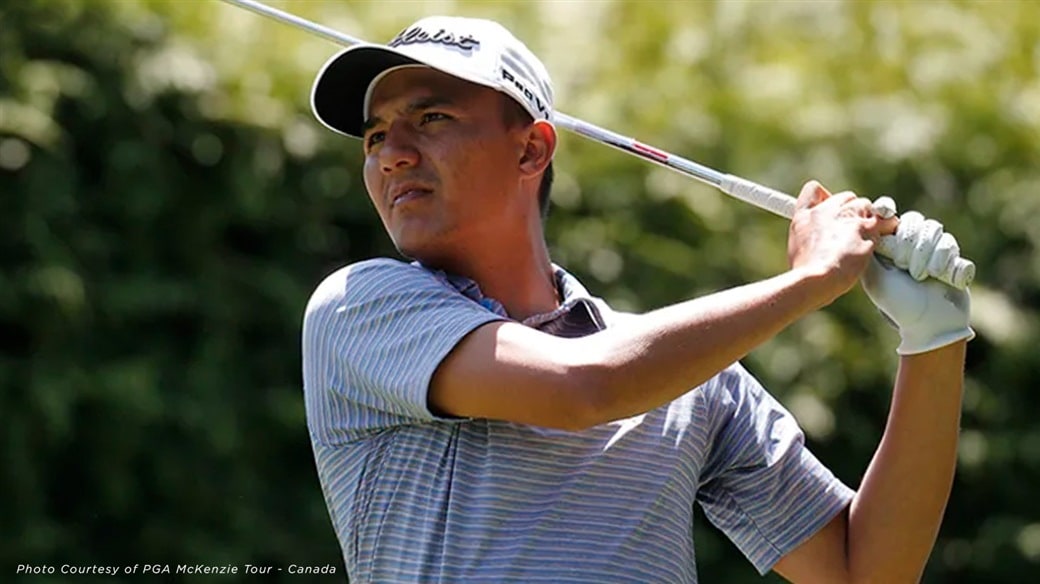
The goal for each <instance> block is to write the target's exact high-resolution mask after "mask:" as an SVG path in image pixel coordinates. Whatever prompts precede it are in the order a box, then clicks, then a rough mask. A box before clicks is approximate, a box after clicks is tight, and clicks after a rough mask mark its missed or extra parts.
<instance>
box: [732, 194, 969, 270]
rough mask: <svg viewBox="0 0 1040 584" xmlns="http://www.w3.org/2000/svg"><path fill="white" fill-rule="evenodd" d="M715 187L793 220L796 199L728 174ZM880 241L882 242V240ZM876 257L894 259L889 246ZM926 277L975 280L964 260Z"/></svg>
mask: <svg viewBox="0 0 1040 584" xmlns="http://www.w3.org/2000/svg"><path fill="white" fill-rule="evenodd" d="M718 187H719V190H721V191H722V192H724V193H726V194H727V195H730V196H731V197H736V198H738V199H740V200H741V201H745V202H747V203H751V204H752V205H755V206H756V207H761V208H762V209H765V210H767V211H772V212H773V213H776V214H777V215H780V216H781V217H786V218H788V219H790V218H791V217H793V216H794V202H795V199H794V197H792V196H791V195H788V194H786V193H781V192H780V191H777V190H775V189H771V188H769V187H766V186H762V185H760V184H758V183H755V182H752V181H749V180H746V179H743V178H740V177H739V176H733V175H731V174H727V175H724V176H723V177H722V180H721V181H720V182H719V184H718ZM882 241H883V242H884V241H885V240H882ZM876 253H878V254H879V255H882V256H885V257H887V258H891V257H892V256H893V250H892V249H891V248H890V247H888V245H883V244H879V245H878V248H877V251H876ZM929 275H930V276H932V277H934V278H935V279H937V280H939V281H941V282H945V283H946V284H949V285H950V286H953V287H954V288H959V289H962V290H963V289H964V288H967V287H968V286H970V285H971V283H972V281H973V280H974V279H975V263H974V262H972V261H971V260H969V259H966V258H961V257H958V258H954V260H953V261H952V262H950V263H949V264H948V265H947V267H946V270H945V271H943V272H942V273H940V274H931V273H930V274H929Z"/></svg>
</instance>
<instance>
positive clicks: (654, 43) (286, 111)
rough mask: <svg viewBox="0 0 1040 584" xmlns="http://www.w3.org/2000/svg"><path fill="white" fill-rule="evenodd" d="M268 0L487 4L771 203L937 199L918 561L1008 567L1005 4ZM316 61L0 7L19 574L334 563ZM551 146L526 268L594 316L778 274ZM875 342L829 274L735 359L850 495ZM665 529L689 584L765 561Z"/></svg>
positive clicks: (1037, 41)
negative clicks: (939, 232) (957, 307)
mask: <svg viewBox="0 0 1040 584" xmlns="http://www.w3.org/2000/svg"><path fill="white" fill-rule="evenodd" d="M277 5H278V6H280V7H282V8H286V9H290V10H292V11H294V12H296V13H299V14H301V15H303V16H306V17H308V18H311V19H314V20H317V21H319V22H322V23H324V24H326V25H329V26H332V27H334V28H338V29H341V30H343V31H345V32H347V33H349V34H353V35H356V36H361V37H365V38H368V39H371V40H385V39H387V38H389V37H390V36H392V35H393V34H394V33H395V32H396V31H397V30H399V29H400V28H402V27H403V26H405V25H407V24H408V23H410V22H411V21H413V20H415V18H417V17H418V16H420V15H423V14H430V13H456V14H466V15H474V16H488V17H492V18H496V19H499V20H500V21H502V22H503V23H504V24H506V25H507V26H508V27H510V28H511V29H513V30H514V31H515V32H516V33H517V35H518V36H520V37H521V38H523V39H525V40H526V41H527V42H528V44H529V45H530V46H531V47H532V48H533V49H534V50H535V52H537V53H538V54H540V55H541V56H542V57H543V59H544V60H545V62H546V64H547V65H548V67H549V69H550V71H551V72H552V73H553V75H554V78H555V82H556V89H557V104H558V106H559V108H560V109H561V110H563V111H566V112H568V113H571V114H574V115H578V116H579V117H582V118H583V119H587V120H589V121H592V122H595V123H598V124H601V125H604V126H606V127H609V128H611V129H614V130H616V131H619V132H622V133H627V134H632V135H637V136H639V137H641V138H643V139H645V141H647V142H649V143H651V144H654V145H656V146H658V147H661V148H664V149H667V150H670V151H674V152H676V153H680V154H682V155H684V156H687V157H689V158H692V159H694V160H697V161H699V162H702V163H704V164H707V165H709V166H712V167H714V168H718V169H720V170H725V171H727V172H733V173H736V174H739V175H741V176H744V177H747V178H750V179H753V180H756V181H759V182H762V183H764V184H768V185H770V186H773V187H776V188H780V189H782V190H787V191H789V192H793V191H797V189H798V187H799V186H800V185H801V183H802V182H804V181H805V180H806V179H808V178H819V179H821V180H822V181H823V182H824V184H826V185H828V186H829V187H831V188H832V190H843V189H854V190H856V191H857V192H859V193H861V194H865V195H871V196H875V195H880V194H890V195H892V196H893V197H894V198H895V199H896V201H897V203H898V204H899V207H900V209H902V210H906V209H910V208H915V209H918V210H920V211H922V212H924V213H925V214H926V215H929V216H934V217H937V218H939V219H941V220H942V221H943V222H944V223H945V224H946V226H947V228H948V229H949V230H950V231H952V232H953V233H955V234H956V235H957V237H958V239H959V240H960V242H961V247H962V250H963V252H964V254H965V255H966V256H968V257H970V258H972V259H974V260H975V261H976V262H977V264H978V266H979V276H978V280H977V283H976V285H975V286H974V287H973V294H974V315H973V325H974V326H975V328H976V330H977V331H978V333H979V336H978V338H977V339H976V340H975V341H973V342H972V343H971V345H970V351H969V365H968V387H967V396H966V400H965V405H964V419H963V428H964V431H963V437H962V443H961V450H960V467H959V472H958V476H957V479H956V483H955V485H954V490H953V496H952V499H951V502H950V505H949V508H948V511H947V519H946V521H945V523H944V525H943V528H942V532H941V534H940V538H939V542H938V544H937V546H936V549H935V553H934V555H933V557H932V561H931V563H930V565H929V568H928V571H927V574H926V577H925V582H930V583H938V582H987V583H996V582H1007V583H1012V582H1015V583H1017V582H1027V581H1035V580H1036V578H1037V576H1036V575H1037V574H1040V506H1038V505H1037V504H1036V501H1035V499H1036V488H1037V485H1040V425H1037V424H1036V423H1035V422H1034V420H1033V415H1035V412H1036V411H1038V409H1040V397H1037V396H1036V395H1034V394H1033V393H1032V390H1033V388H1034V386H1033V383H1035V382H1036V380H1037V379H1040V354H1038V353H1037V351H1036V347H1037V346H1038V344H1040V324H1038V318H1037V307H1038V306H1040V254H1037V253H1036V250H1037V248H1038V245H1040V220H1038V219H1040V164H1038V162H1040V4H1037V3H1033V2H1024V1H1022V2H1017V1H1011V0H1008V1H1003V2H996V1H994V2H984V1H979V2H967V1H944V0H933V1H921V2H910V1H905V2H903V1H897V0H887V1H877V2H870V1H856V2H852V1H848V2H829V1H818V2H813V1H786V2H772V3H769V2H751V1H729V2H639V1H632V2H607V1H603V2H593V1H577V0H575V1H571V2H562V1H561V2H532V3H520V2H493V3H491V2H481V3H477V2H451V1H439V2H429V3H422V2H392V3H386V2H354V3H349V2H334V1H323V2H319V1H307V2H303V1H295V2H281V3H278V4H277ZM334 50H335V47H334V46H332V45H330V44H328V43H327V42H325V41H322V40H319V39H316V38H313V37H311V36H309V35H306V34H304V33H302V32H300V31H298V30H296V29H292V28H289V27H287V26H283V25H279V24H276V23H273V22H271V21H268V20H265V19H261V18H260V17H258V16H255V15H252V14H249V13H246V12H244V11H241V10H238V9H235V8H231V7H229V6H226V5H223V4H221V3H219V2H216V1H215V0H214V1H210V0H182V1H179V2H176V1H172V0H171V1H167V2H146V1H141V0H96V1H91V2H83V1H78V0H21V1H14V0H7V1H6V2H3V3H2V5H0V227H2V228H0V243H2V247H0V257H2V258H3V270H2V272H0V333H2V335H0V345H2V347H3V351H2V353H0V436H2V439H0V453H2V456H3V461H4V465H3V470H2V471H0V473H2V477H3V479H2V482H3V484H4V485H5V496H4V497H3V499H2V502H0V525H2V526H3V529H2V531H0V558H2V560H3V561H2V562H0V566H2V567H0V570H3V575H2V576H0V579H2V580H4V581H9V580H10V579H11V578H13V577H14V570H15V567H16V566H17V565H18V564H24V563H30V564H33V563H34V564H51V565H56V566H60V565H61V564H80V565H84V564H109V565H120V566H122V565H127V564H134V563H170V564H181V563H187V564H195V563H200V562H201V563H205V564H225V563H230V564H238V565H244V564H246V563H250V564H254V565H264V564H270V565H277V566H288V565H289V564H301V565H324V564H332V565H335V566H336V567H337V570H338V572H339V574H340V576H342V570H343V568H342V560H341V558H340V555H339V550H338V547H337V544H336V541H335V537H334V535H333V533H332V530H331V527H330V524H329V521H328V518H327V515H326V511H325V506H324V503H323V501H322V498H321V494H320V491H319V488H318V483H317V477H316V473H315V472H314V467H313V462H312V458H311V452H310V447H309V442H308V439H307V433H306V427H305V422H304V414H303V407H302V400H301V389H300V372H299V371H300V367H299V340H298V338H299V332H300V321H301V317H302V311H303V307H304V304H305V302H306V300H307V298H308V296H309V294H310V291H311V289H312V287H313V286H314V285H315V284H317V282H319V281H320V280H321V278H322V277H323V276H324V275H325V274H327V273H329V272H330V271H332V270H333V269H335V268H336V267H338V266H340V265H342V264H345V263H348V262H350V261H354V260H358V259H362V258H366V257H371V256H375V255H393V254H394V251H393V248H392V247H391V246H390V244H389V241H388V239H387V237H386V236H385V234H384V233H383V232H382V228H381V225H380V223H379V221H378V218H377V217H376V215H375V213H374V212H373V211H372V209H371V208H370V206H369V203H368V201H367V199H366V197H365V195H364V190H363V189H364V187H363V185H362V182H361V178H360V175H359V170H360V165H359V159H360V154H359V152H360V151H359V148H358V144H356V143H355V142H352V141H347V140H345V139H342V138H339V137H336V136H335V135H332V134H331V133H329V132H327V131H324V130H323V129H322V128H321V127H320V126H319V125H318V124H317V123H316V122H315V121H314V120H313V118H312V117H311V116H310V114H309V112H308V108H307V105H308V96H309V84H310V81H311V79H312V76H313V74H314V72H315V71H316V70H317V69H318V67H320V65H321V64H322V63H323V62H324V59H325V58H327V57H328V56H329V55H331V54H332V52H334ZM556 168H557V172H558V176H559V178H558V184H557V188H556V189H555V193H554V202H555V209H554V211H553V214H552V216H551V218H550V220H549V224H548V237H549V241H550V244H551V247H552V253H553V257H554V259H555V260H556V261H557V262H559V263H561V264H563V265H565V266H567V267H568V268H569V269H571V270H572V271H573V272H575V273H576V274H577V275H579V277H581V278H582V279H584V280H585V281H586V282H587V284H589V286H590V288H591V289H592V291H593V293H595V294H598V295H601V296H603V297H605V298H607V299H608V300H610V301H611V302H613V303H615V304H616V305H617V306H619V307H621V308H626V309H633V310H642V309H649V308H653V307H657V306H661V305H664V304H668V303H672V302H675V301H678V300H681V299H684V298H687V297H690V296H692V295H697V294H702V293H706V292H710V291H714V290H719V289H722V288H725V287H728V286H732V285H736V284H739V283H742V282H747V281H750V280H754V279H758V278H762V277H766V276H769V275H771V274H775V273H777V272H779V271H781V270H783V269H784V268H785V267H786V263H785V262H786V258H785V249H786V248H785V236H786V225H785V224H784V222H783V221H782V220H780V219H777V218H775V217H772V216H768V215H766V214H764V213H762V212H761V211H758V210H756V209H753V208H750V207H748V206H745V205H741V204H739V203H737V202H733V201H730V200H728V199H726V198H725V197H724V196H723V195H721V194H719V193H717V192H715V191H714V190H713V189H711V188H709V187H706V186H703V185H700V184H697V183H695V182H693V181H691V180H689V179H686V178H683V177H681V176H679V175H677V174H675V173H672V172H671V171H668V170H665V169H662V168H658V167H655V166H652V165H649V164H647V163H645V162H641V161H638V160H635V159H633V158H631V157H628V156H625V155H622V154H619V153H616V152H614V151H612V150H609V149H607V148H604V147H603V146H600V145H596V144H591V143H588V142H585V141H583V140H582V139H579V138H576V137H573V136H569V135H565V136H563V139H562V142H561V149H560V152H559V154H558V158H557V164H556ZM895 344H896V335H895V333H894V332H893V331H891V330H890V329H888V328H887V327H886V325H885V324H884V323H883V322H882V320H881V319H880V318H879V317H878V316H877V314H876V311H875V310H874V309H873V307H872V306H871V304H870V303H869V301H868V300H867V299H866V297H865V295H863V294H862V292H860V291H855V292H853V293H851V294H849V295H848V296H846V297H844V298H842V299H840V300H839V301H838V302H836V303H835V304H833V305H832V306H830V307H828V308H827V309H826V310H824V311H821V312H819V313H816V314H813V315H811V316H810V317H808V318H806V319H804V320H803V321H801V322H799V323H798V324H797V325H795V326H793V327H791V328H790V329H789V330H787V331H785V332H784V333H783V334H781V335H779V336H778V337H777V338H776V339H774V340H773V341H770V342H769V343H767V344H766V345H765V346H763V347H761V348H760V349H759V350H757V351H755V352H754V353H753V354H752V355H751V356H750V357H749V358H748V359H747V364H748V365H749V367H750V368H751V369H752V370H753V371H754V372H755V373H756V374H757V375H758V376H759V377H760V378H761V379H762V380H763V381H764V382H765V384H766V385H767V387H769V388H770V389H771V390H772V391H773V392H774V393H775V394H776V395H777V396H779V397H780V399H781V400H782V401H783V402H784V403H785V404H787V405H788V406H789V407H790V409H791V410H792V411H793V412H794V413H795V415H796V416H797V417H798V418H799V420H800V421H801V423H802V424H803V426H804V427H805V429H806V431H807V434H808V436H809V441H810V444H811V445H812V447H813V448H814V450H815V451H816V452H817V454H818V455H819V456H820V458H822V459H823V460H824V461H825V462H826V463H827V464H829V465H830V466H831V467H832V468H833V469H834V470H835V472H836V473H837V474H838V475H839V476H840V477H842V478H843V479H844V480H845V481H846V482H848V483H849V484H852V485H856V484H858V482H859V479H860V477H861V475H862V472H863V470H864V469H865V468H866V464H867V462H868V461H869V458H870V456H871V454H872V452H873V450H874V448H875V446H876V443H877V440H878V438H879V436H880V433H881V430H882V427H883V424H884V420H885V414H886V411H887V404H888V397H889V387H890V382H891V378H892V377H893V373H894V368H895V362H896V360H895V354H894V350H893V349H894V346H895ZM696 536H697V538H698V564H699V567H700V573H701V576H702V579H703V580H704V581H705V582H727V583H731V584H732V583H741V582H762V581H779V578H776V577H774V576H770V577H767V578H766V579H765V580H763V579H761V578H759V577H758V576H757V575H755V574H754V572H753V570H752V569H751V568H750V566H749V565H748V564H747V563H746V561H744V560H743V559H742V558H741V557H740V556H739V554H738V553H737V552H736V551H735V549H734V548H733V547H732V546H731V545H730V544H729V543H728V542H726V541H725V540H724V539H722V538H721V537H720V536H719V535H718V533H717V532H715V531H714V530H713V529H712V528H710V527H709V526H707V525H705V524H703V522H702V524H701V525H698V526H697V528H696ZM1030 574H1032V575H1033V576H1029V575H1030ZM280 577H281V578H283V579H287V580H288V579H291V578H290V577H288V576H286V575H285V574H284V573H283V574H281V575H280ZM68 579H69V580H70V581H71V580H73V578H72V577H70V578H68ZM232 579H233V578H228V579H227V581H230V580H232ZM241 579H246V578H245V577H242V578H241ZM51 580H61V578H60V577H54V578H51ZM75 581H77V582H84V581H91V579H90V578H83V577H77V578H75Z"/></svg>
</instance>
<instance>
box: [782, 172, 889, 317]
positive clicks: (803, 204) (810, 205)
mask: <svg viewBox="0 0 1040 584" xmlns="http://www.w3.org/2000/svg"><path fill="white" fill-rule="evenodd" d="M897 225H898V220H896V219H894V218H893V219H884V220H883V219H881V218H880V217H878V216H877V214H875V213H874V210H873V208H872V204H871V201H870V200H869V199H866V198H864V197H857V196H856V194H855V193H852V192H849V191H845V192H841V193H837V194H835V195H832V194H831V193H830V192H829V191H827V189H825V188H823V186H822V185H820V183H819V182H817V181H809V182H807V183H805V186H803V187H802V190H801V192H800V193H799V194H798V200H797V202H796V203H795V213H794V217H792V219H791V229H790V232H789V233H788V238H787V257H788V261H789V262H790V264H791V267H792V268H804V269H808V270H810V271H812V272H813V273H815V274H819V275H820V276H822V277H823V279H824V281H825V282H827V284H828V286H827V287H826V290H827V291H828V293H829V295H830V298H829V299H828V300H833V299H834V298H837V297H838V296H841V295H842V294H844V293H845V292H847V291H848V290H849V289H851V288H852V286H853V285H855V284H856V282H857V281H858V280H859V277H860V275H862V274H863V272H864V270H866V268H867V265H868V263H869V260H870V257H871V254H872V253H873V252H874V247H875V246H876V245H877V241H878V239H879V238H880V237H881V236H882V235H885V234H888V233H892V232H894V231H895V228H896V226H897Z"/></svg>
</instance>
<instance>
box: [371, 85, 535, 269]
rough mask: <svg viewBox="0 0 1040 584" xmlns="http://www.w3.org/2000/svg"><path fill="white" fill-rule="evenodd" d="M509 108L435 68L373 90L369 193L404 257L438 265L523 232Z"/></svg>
mask: <svg viewBox="0 0 1040 584" xmlns="http://www.w3.org/2000/svg"><path fill="white" fill-rule="evenodd" d="M502 99H505V98H504V97H503V96H502V95H501V94H500V93H498V92H496V91H494V90H492V89H489V88H486V87H483V86H479V85H475V84H472V83H468V82H466V81H462V80H460V79H457V78H455V77H451V76H449V75H446V74H444V73H441V72H439V71H435V70H433V69H429V68H412V67H409V68H405V69H400V70H397V71H394V72H392V73H390V74H388V75H387V76H386V77H384V78H383V79H382V80H380V81H379V83H378V85H377V86H376V87H375V89H374V90H373V92H372V96H371V100H370V106H369V107H370V111H369V112H368V115H369V118H368V120H367V123H366V129H365V135H364V144H365V186H366V187H367V189H368V194H369V197H371V199H372V202H373V204H374V205H375V207H376V210H377V211H378V212H379V216H380V218H381V219H382V220H383V225H384V226H385V227H386V230H387V232H388V233H389V234H390V237H391V238H392V239H393V241H394V244H395V245H396V246H397V248H398V250H400V251H401V253H403V254H404V255H406V256H409V257H412V258H415V259H419V260H421V261H424V262H426V263H428V264H433V265H436V264H439V263H444V262H445V261H451V260H452V259H455V258H457V257H458V254H465V253H467V252H468V251H469V250H474V249H477V248H479V247H480V246H482V245H488V244H491V243H493V240H494V238H495V236H496V234H501V230H503V229H510V228H512V229H516V228H517V227H518V226H522V220H521V219H520V218H521V217H522V216H523V212H522V209H521V208H518V206H519V205H522V203H523V201H522V199H520V197H519V196H517V190H518V179H519V174H518V173H519V171H518V165H519V161H520V158H521V156H522V154H523V148H524V145H523V139H522V137H521V133H520V132H518V131H517V130H513V129H510V128H507V126H506V123H505V121H504V118H503V104H502ZM516 224H520V225H516Z"/></svg>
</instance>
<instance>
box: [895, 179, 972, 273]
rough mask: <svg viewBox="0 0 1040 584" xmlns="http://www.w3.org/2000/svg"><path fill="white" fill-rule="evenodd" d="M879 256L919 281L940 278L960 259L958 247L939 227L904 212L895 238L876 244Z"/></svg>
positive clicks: (915, 213)
mask: <svg viewBox="0 0 1040 584" xmlns="http://www.w3.org/2000/svg"><path fill="white" fill-rule="evenodd" d="M879 200H880V199H879ZM876 205H877V203H876V202H875V206H876ZM893 206H894V204H893ZM878 252H879V253H881V254H882V255H885V256H887V257H890V258H892V262H893V263H894V264H895V265H896V267H898V268H902V269H904V270H906V271H907V272H909V273H910V275H911V276H913V278H914V279H915V280H917V281H921V280H924V279H925V278H927V277H928V276H932V277H939V276H940V275H941V274H943V273H944V272H945V271H946V270H947V269H948V268H949V267H950V264H951V263H952V262H953V261H954V260H956V259H957V258H958V257H959V256H960V246H959V245H958V244H957V240H956V239H955V238H954V237H953V236H952V235H950V234H949V233H944V232H943V225H942V223H939V222H938V221H936V220H934V219H926V218H925V217H924V215H921V214H920V213H918V212H917V211H907V212H906V213H903V214H902V215H901V216H900V217H899V227H898V228H897V229H896V232H895V234H893V235H885V236H883V237H882V238H881V239H880V240H879V241H878Z"/></svg>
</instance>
